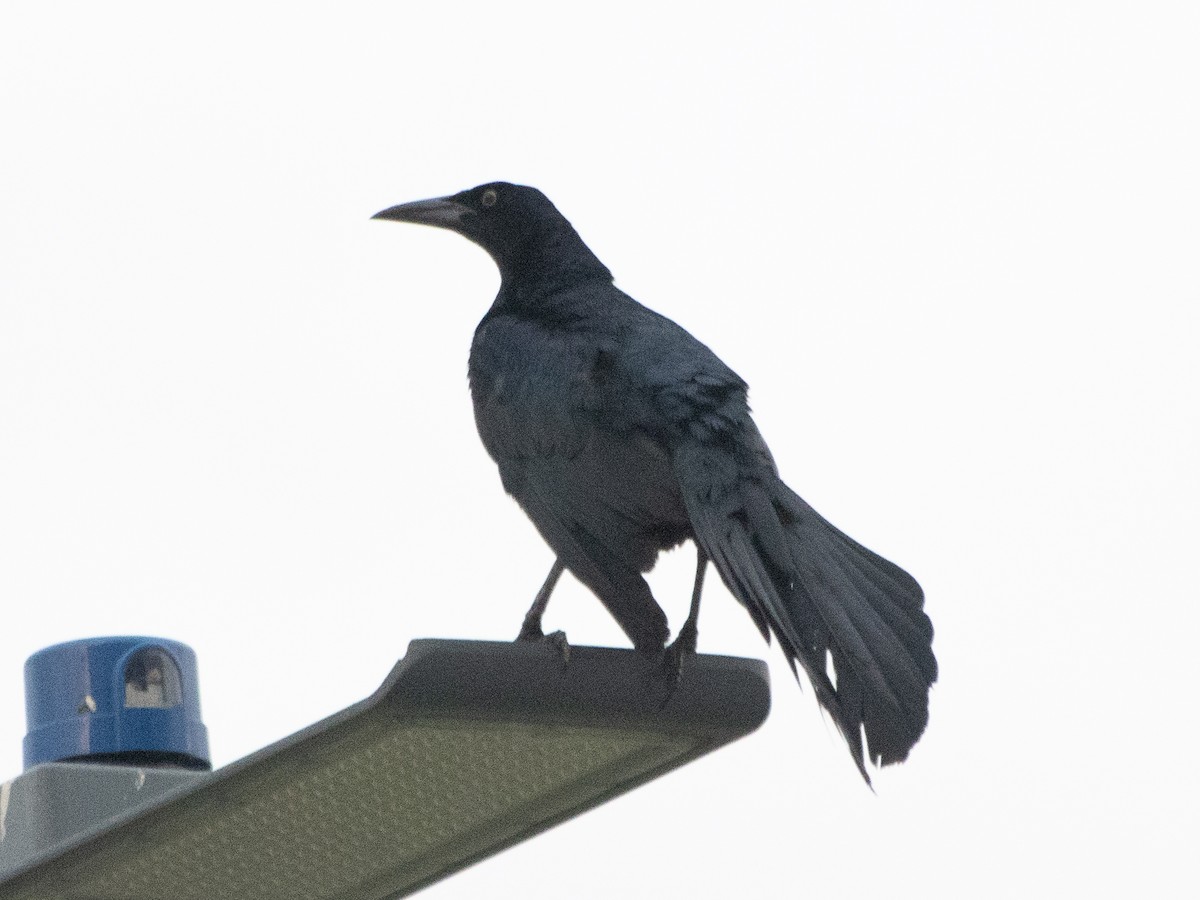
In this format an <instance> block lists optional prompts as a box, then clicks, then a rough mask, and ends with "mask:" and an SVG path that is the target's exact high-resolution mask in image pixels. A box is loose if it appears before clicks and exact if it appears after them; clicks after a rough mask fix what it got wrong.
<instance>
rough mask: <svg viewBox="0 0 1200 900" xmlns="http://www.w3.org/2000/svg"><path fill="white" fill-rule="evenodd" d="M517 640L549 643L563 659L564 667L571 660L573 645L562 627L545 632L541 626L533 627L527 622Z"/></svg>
mask: <svg viewBox="0 0 1200 900" xmlns="http://www.w3.org/2000/svg"><path fill="white" fill-rule="evenodd" d="M517 640H518V641H532V642H537V643H541V644H549V645H550V646H552V647H554V648H555V649H556V650H557V651H558V655H559V657H561V659H562V665H563V668H564V669H565V668H566V667H567V665H568V664H570V662H571V645H570V644H569V643H568V642H567V633H566V632H565V631H562V630H561V629H560V630H558V631H552V632H550V633H549V634H543V633H542V629H541V628H539V627H538V626H536V625H535V626H533V627H532V628H531V627H530V626H529V623H528V622H527V623H525V624H524V625H522V626H521V633H520V634H518V635H517Z"/></svg>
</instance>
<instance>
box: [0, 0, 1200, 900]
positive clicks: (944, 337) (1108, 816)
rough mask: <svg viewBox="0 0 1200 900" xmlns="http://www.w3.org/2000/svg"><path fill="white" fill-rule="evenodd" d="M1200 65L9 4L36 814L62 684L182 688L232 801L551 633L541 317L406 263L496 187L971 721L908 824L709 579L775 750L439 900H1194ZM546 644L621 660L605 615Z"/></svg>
mask: <svg viewBox="0 0 1200 900" xmlns="http://www.w3.org/2000/svg"><path fill="white" fill-rule="evenodd" d="M1198 48H1200V7H1197V5H1196V4H1194V3H1190V2H1180V3H1153V2H1150V3H1132V2H1131V3H1106V2H1086V3H1084V2H1080V3H1054V2H1044V3H1014V2H1004V3H1001V2H995V3H977V2H963V0H955V2H937V3H924V4H908V3H906V4H901V3H877V2H860V3H820V4H814V3H805V2H790V3H755V2H745V3H740V4H725V5H721V6H720V7H716V6H706V5H703V4H691V5H687V6H685V5H684V4H677V5H673V6H672V7H671V8H667V7H665V6H664V7H656V6H654V5H653V4H648V3H646V2H641V3H636V4H626V3H620V2H609V3H603V4H589V5H586V6H584V5H576V4H564V3H545V4H531V3H525V2H511V3H451V2H443V3H420V4H418V3H391V4H376V5H368V4H349V3H342V4H323V5H322V6H321V8H320V9H314V8H312V7H309V6H304V5H303V4H299V5H298V4H291V5H288V6H287V7H286V11H285V6H283V5H281V4H254V3H232V4H227V3H204V4H189V5H186V6H181V5H179V4H162V3H145V4H95V3H82V4H61V3H40V4H16V3H6V4H4V5H3V6H2V7H0V603H2V604H3V612H4V617H3V621H2V624H0V780H2V779H5V778H8V777H11V776H12V775H15V774H17V773H18V772H19V771H20V767H21V755H20V745H21V738H22V735H23V733H24V711H23V695H22V681H21V679H22V669H21V667H22V664H23V662H24V659H25V657H26V656H28V655H29V654H30V653H32V652H34V651H35V650H37V649H39V648H41V647H43V646H46V645H49V644H52V643H56V642H59V641H63V640H70V639H74V638H79V637H86V636H93V635H104V634H122V633H135V634H136V633H145V634H152V635H161V636H166V637H172V638H176V639H178V640H182V641H185V642H187V643H189V644H191V645H192V646H193V647H194V648H195V650H196V651H197V653H198V655H199V660H200V667H201V689H202V693H203V705H204V715H205V721H206V723H207V725H208V728H209V731H210V737H211V745H212V752H213V757H214V761H215V763H216V764H218V765H223V764H226V763H229V762H231V761H233V760H235V759H238V758H239V757H241V756H243V755H245V754H247V753H249V752H250V751H252V750H255V749H257V748H259V747H261V746H263V745H265V744H267V743H269V742H271V741H273V740H275V739H278V738H280V737H282V736H284V735H286V734H289V733H291V732H293V731H295V730H297V729H299V728H300V727H302V726H304V725H306V724H308V723H310V722H312V721H315V720H317V719H319V718H321V717H322V716H324V715H326V714H328V713H330V712H333V711H335V710H337V709H340V708H342V707H344V706H346V705H348V704H350V703H351V702H353V701H355V700H358V699H360V698H362V697H364V696H366V695H368V694H369V693H370V692H371V691H372V690H374V688H375V687H376V686H377V685H378V684H379V682H380V681H381V680H382V679H383V677H384V676H385V675H386V673H387V672H388V670H389V668H390V667H391V666H392V664H393V663H394V661H395V660H396V659H397V658H399V657H400V656H402V655H403V653H404V649H405V646H406V644H407V642H408V641H409V640H410V639H412V638H417V637H462V638H483V639H507V638H509V637H511V636H513V635H515V633H516V631H517V629H518V627H519V625H520V621H521V617H522V615H523V613H524V611H525V608H526V606H527V605H528V602H529V600H530V599H531V598H532V595H533V593H534V591H535V590H536V588H537V586H538V585H539V584H540V581H541V579H542V577H543V576H544V575H545V570H546V569H547V567H548V566H549V564H550V560H551V556H550V553H549V551H548V550H547V549H546V547H545V546H544V545H543V543H542V542H541V540H540V538H539V537H538V536H537V534H536V532H535V531H534V529H533V527H532V526H531V525H529V524H528V523H527V522H526V521H525V519H524V517H523V516H522V514H521V513H520V511H519V510H518V509H517V507H516V505H515V504H514V503H513V502H512V501H511V500H509V499H508V498H507V497H506V496H505V495H504V493H503V491H502V489H501V487H500V484H499V480H498V478H497V477H496V473H495V468H494V466H493V465H492V463H491V462H490V460H489V459H488V458H487V456H486V454H485V452H484V451H483V449H482V447H481V446H480V445H479V442H478V439H477V437H476V435H475V431H474V425H473V422H472V418H471V412H470V401H469V397H468V393H467V387H466V380H465V372H466V356H467V348H468V345H469V341H470V337H471V332H472V329H473V328H474V325H475V323H476V322H477V320H478V319H479V317H480V316H482V315H483V313H484V311H485V310H486V309H487V307H488V304H489V303H490V302H491V299H492V297H493V295H494V292H495V289H496V286H497V282H498V278H497V276H496V273H495V270H494V268H493V266H492V264H491V262H490V261H489V260H488V258H487V257H486V255H485V254H483V253H482V252H481V251H479V250H478V249H477V248H475V247H473V246H472V245H470V244H469V243H467V242H466V241H464V240H462V239H461V238H458V237H457V236H455V235H452V234H449V233H446V232H439V231H435V230H432V229H422V228H418V227H416V226H403V225H397V224H395V223H390V222H372V221H369V216H370V215H371V214H372V213H374V212H376V211H377V210H379V209H381V208H383V207H385V206H390V205H392V204H395V203H399V202H401V201H404V200H411V199H418V198H422V197H427V196H434V195H440V194H446V193H451V192H453V191H456V190H459V189H462V188H466V187H469V186H472V185H475V184H478V183H480V182H484V181H490V180H494V179H504V180H508V181H517V182H523V183H529V184H534V185H537V186H538V187H540V188H542V189H543V190H544V191H545V192H546V193H547V194H548V195H549V196H550V197H551V198H552V199H553V200H554V201H555V202H556V203H557V204H558V206H559V207H560V208H561V209H562V210H563V211H564V212H565V213H566V215H567V216H568V217H569V218H570V219H571V220H572V221H573V222H574V224H575V225H576V226H577V227H578V229H579V230H580V232H581V233H582V235H583V237H584V239H585V240H587V241H588V242H589V244H590V245H591V246H592V248H593V249H594V250H595V251H596V252H597V254H598V255H599V256H600V257H601V258H602V259H603V260H604V261H605V262H606V263H607V264H608V265H609V266H610V268H611V269H612V270H613V272H614V273H615V274H616V278H617V283H618V285H620V286H621V287H623V288H624V289H626V290H627V291H629V292H630V293H632V294H633V295H634V296H636V297H638V298H639V299H641V300H642V301H643V302H645V303H647V304H648V305H650V306H652V307H653V308H655V309H657V310H659V311H660V312H663V313H665V314H667V315H669V316H671V317H673V318H675V319H677V320H678V321H679V322H681V323H682V324H684V325H685V326H686V327H688V328H689V329H690V330H691V331H692V332H693V333H694V334H696V335H697V336H698V337H699V338H700V339H701V340H704V341H705V342H707V343H708V344H710V346H712V347H713V348H714V349H715V350H716V351H717V352H718V353H719V354H721V356H722V357H723V358H724V359H725V360H726V361H727V362H728V363H729V364H730V365H731V366H733V368H734V369H735V370H737V371H738V372H739V373H740V374H741V375H742V376H743V377H744V378H746V379H747V380H748V381H749V382H750V384H751V387H752V390H751V400H752V402H753V404H754V407H755V410H756V415H757V419H758V422H759V425H760V427H761V429H762V431H763V432H764V434H765V435H766V437H767V439H768V441H769V442H770V443H771V446H772V448H773V450H774V452H775V455H776V457H777V459H778V460H779V463H780V467H781V469H782V472H783V475H784V477H785V478H786V480H787V481H788V482H789V483H790V484H791V485H792V487H794V488H795V489H796V490H797V491H798V492H799V493H800V494H802V495H803V496H805V497H806V498H807V499H808V500H809V501H810V502H812V503H813V504H814V505H815V506H816V507H817V508H818V509H820V510H821V511H822V512H824V513H825V515H827V516H828V517H830V518H831V519H833V520H834V521H835V522H836V523H838V524H839V525H841V526H842V527H844V528H845V529H846V530H847V531H849V532H850V533H851V534H852V535H854V536H855V537H856V538H858V539H859V540H860V541H862V542H864V543H866V544H867V545H869V546H871V547H872V548H874V549H877V550H879V551H880V552H882V553H884V554H885V555H887V556H889V557H891V558H893V559H895V560H897V561H898V562H899V563H901V564H902V565H904V566H905V567H907V568H908V569H910V570H911V571H912V572H913V573H914V574H915V575H916V576H917V577H918V578H919V579H920V580H921V582H922V583H923V585H924V586H925V589H926V593H927V596H928V601H927V606H928V610H929V612H930V614H931V615H932V617H933V620H934V623H935V627H936V629H937V635H936V640H935V648H936V650H937V653H938V657H939V659H940V662H941V667H942V669H941V671H942V675H941V681H940V682H939V683H938V685H937V687H936V688H935V691H934V695H933V704H932V721H931V724H930V727H929V730H928V732H927V733H926V735H925V738H924V739H923V740H922V742H921V743H920V744H919V745H918V746H917V748H916V750H915V751H914V753H913V756H912V758H911V760H910V761H909V762H908V763H907V764H905V765H903V766H900V767H895V768H893V769H889V770H887V771H885V772H883V773H881V774H880V775H879V776H878V778H877V786H878V796H875V795H872V794H871V793H870V792H869V791H867V790H866V789H865V788H864V787H863V785H862V783H861V782H860V781H859V779H858V776H857V775H856V773H855V771H854V768H853V766H852V765H851V764H850V762H849V760H848V758H847V757H846V753H845V749H844V747H843V746H842V744H841V742H840V739H839V738H838V737H837V734H836V730H835V729H834V728H833V727H832V725H830V724H828V723H827V722H825V721H823V719H822V717H821V715H820V714H819V713H818V711H817V708H816V704H815V702H814V701H813V699H812V694H811V692H810V691H807V690H805V691H803V692H802V691H801V690H800V689H799V688H798V687H797V686H796V685H795V684H794V683H793V682H792V680H791V676H790V675H789V673H788V671H787V668H786V666H785V665H784V664H783V661H782V659H781V658H780V657H779V655H778V652H777V651H776V650H774V649H770V650H768V648H767V647H765V646H764V645H763V644H762V642H761V640H760V639H759V637H758V634H757V632H756V631H755V630H754V628H753V626H752V624H751V623H750V621H749V619H748V617H747V616H746V615H745V613H744V612H743V611H742V610H741V608H740V607H739V606H738V605H737V604H736V603H735V602H734V601H733V600H732V599H731V598H730V597H729V595H728V594H727V593H726V592H725V591H724V589H723V588H721V587H720V586H719V584H718V583H717V581H716V579H713V580H712V581H711V588H710V590H709V592H708V594H707V598H706V599H707V603H706V607H705V609H704V614H703V616H702V618H701V623H700V624H701V631H700V646H701V650H702V651H706V652H720V653H729V654H737V655H748V656H762V655H766V656H767V658H769V659H770V661H771V666H772V672H773V676H774V709H773V712H772V715H771V717H770V719H769V720H768V722H767V723H766V725H765V726H764V727H763V728H762V729H761V730H760V731H759V732H758V733H756V734H755V735H753V736H752V737H750V738H747V739H746V740H744V741H742V742H741V743H739V744H735V745H734V746H732V747H729V748H727V749H725V750H724V751H722V752H720V753H718V754H715V755H714V756H712V757H711V758H708V759H706V760H703V761H701V762H698V763H696V764H694V765H692V766H690V767H689V768H687V769H685V770H683V771H681V772H678V773H676V774H674V775H672V776H670V777H668V778H666V779H664V780H662V781H660V782H657V783H655V784H653V785H650V786H648V787H645V788H643V789H641V790H639V791H637V792H636V793H634V794H633V795H630V796H628V797H626V798H623V799H620V800H618V801H616V802H614V803H612V804H610V805H608V806H606V807H604V808H603V809H601V810H599V811H597V812H594V813H591V814H589V815H588V816H585V817H584V818H582V819H580V820H578V821H575V822H572V823H569V824H567V825H565V826H563V827H560V828H558V829H555V830H554V831H552V832H550V833H549V834H547V835H545V836H543V837H540V838H537V839H535V840H534V841H532V842H530V843H527V844H525V845H523V846H521V847H519V848H516V849H514V850H512V851H509V852H507V853H505V854H503V855H502V856H500V857H498V858H496V859H493V860H491V861H488V862H485V863H483V864H481V865H478V866H476V867H474V868H473V869H471V870H469V871H467V872H465V873H463V874H461V875H458V876H456V877H454V878H452V879H450V880H449V881H447V882H445V883H443V884H441V885H438V886H435V887H433V888H431V889H430V890H429V891H428V892H427V893H426V894H425V896H428V897H430V898H447V900H450V898H468V897H470V898H475V897H480V896H491V897H517V896H519V897H522V898H531V897H547V898H553V897H561V896H563V895H564V893H566V894H569V895H570V896H572V897H576V898H611V897H614V896H619V897H675V896H685V895H686V896H690V897H701V898H709V897H711V898H718V897H720V898H727V897H737V896H786V897H811V898H842V897H846V898H850V897H863V896H879V895H886V896H889V897H918V896H919V897H936V898H962V897H988V898H990V897H1063V896H1088V897H1129V896H1135V895H1137V896H1154V897H1182V896H1194V894H1192V893H1191V891H1193V890H1195V879H1196V875H1195V865H1194V857H1193V856H1192V854H1194V852H1195V839H1196V835H1197V833H1198V831H1200V822H1198V818H1200V814H1198V813H1197V806H1198V804H1200V796H1198V794H1200V790H1198V784H1197V780H1198V779H1197V776H1196V764H1195V762H1194V761H1193V760H1192V759H1191V758H1190V751H1191V749H1192V747H1193V746H1194V744H1195V741H1196V739H1197V737H1198V734H1197V731H1198V728H1197V715H1196V708H1197V699H1196V696H1197V695H1196V688H1197V685H1198V682H1200V678H1198V675H1197V672H1198V669H1200V666H1198V665H1197V659H1196V656H1197V650H1196V648H1197V637H1198V628H1200V611H1198V601H1200V591H1198V589H1197V571H1198V567H1197V561H1196V555H1197V537H1198V533H1200V515H1198V513H1197V509H1200V479H1198V476H1197V461H1198V460H1200V421H1198V417H1200V410H1198V405H1197V386H1198V382H1200V376H1198V374H1197V368H1198V366H1197V362H1196V356H1197V343H1198V341H1200V334H1198V332H1200V329H1198V325H1200V314H1198V313H1197V302H1198V300H1200V262H1198V260H1200V162H1198V161H1200V116H1198V113H1200V49H1198ZM692 560H693V556H692V553H691V550H690V548H688V549H685V550H682V551H678V552H676V553H674V554H672V555H671V556H669V557H667V558H665V559H664V561H663V563H662V564H660V566H659V568H658V569H657V570H656V571H655V573H654V574H653V575H652V576H651V583H652V586H653V587H654V589H655V591H656V593H657V595H658V596H659V597H660V598H661V599H662V601H663V603H664V606H666V607H667V608H668V611H669V612H670V613H671V615H672V617H673V620H674V622H675V623H676V625H678V623H679V622H680V621H682V618H683V615H684V613H685V610H686V605H687V594H688V588H689V584H690V575H691V568H692V565H693V562H692ZM547 623H548V625H550V626H551V627H561V628H564V629H565V630H566V631H567V633H568V635H569V636H570V637H571V639H572V640H573V641H575V642H576V643H595V644H611V645H618V646H623V645H624V644H623V639H622V635H621V633H620V632H619V631H618V629H617V628H616V626H615V625H614V624H613V623H612V622H611V621H610V620H609V619H608V618H607V617H606V615H605V614H604V613H603V611H602V609H601V608H600V605H599V604H598V603H597V602H596V601H595V600H594V599H593V598H592V597H591V596H590V595H588V594H586V593H585V592H584V591H583V590H582V589H581V588H579V587H578V586H577V585H575V584H574V583H570V584H567V583H564V584H563V586H562V587H561V588H560V590H559V592H558V593H557V595H556V596H555V599H554V602H553V604H552V605H551V608H550V613H549V616H548V619H547Z"/></svg>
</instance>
